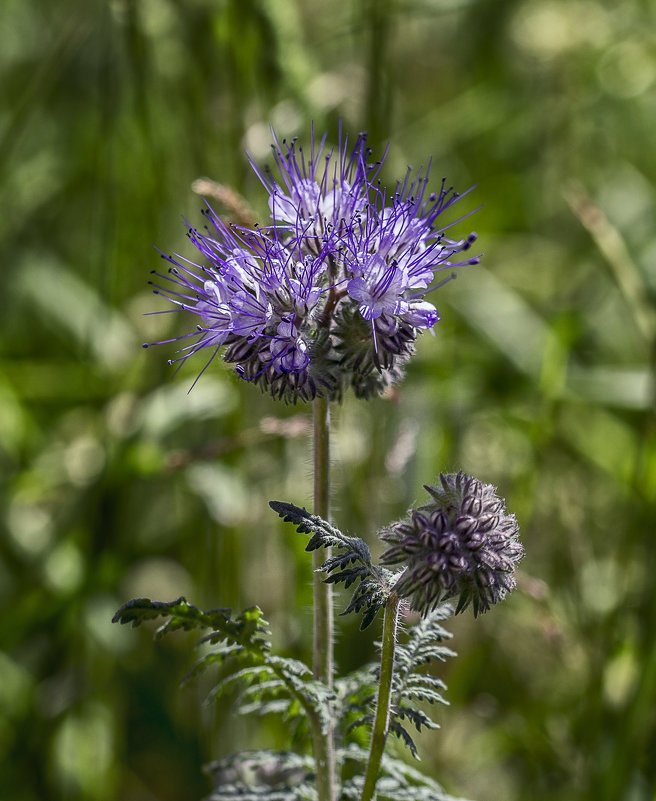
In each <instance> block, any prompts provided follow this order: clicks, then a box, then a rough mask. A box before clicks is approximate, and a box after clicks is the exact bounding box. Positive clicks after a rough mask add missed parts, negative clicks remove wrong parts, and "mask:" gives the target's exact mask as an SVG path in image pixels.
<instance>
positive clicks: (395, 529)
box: [381, 471, 524, 616]
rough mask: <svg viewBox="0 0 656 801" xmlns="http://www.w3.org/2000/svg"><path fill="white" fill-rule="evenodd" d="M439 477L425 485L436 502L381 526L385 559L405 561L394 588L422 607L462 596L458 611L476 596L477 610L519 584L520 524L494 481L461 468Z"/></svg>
mask: <svg viewBox="0 0 656 801" xmlns="http://www.w3.org/2000/svg"><path fill="white" fill-rule="evenodd" d="M440 484H441V486H435V487H432V486H430V487H429V486H426V490H427V491H428V493H429V494H430V495H431V496H432V499H433V500H432V502H431V503H429V504H427V505H426V506H422V507H420V508H419V509H413V510H411V511H410V519H409V520H402V521H399V522H397V523H393V524H392V525H391V526H388V527H387V528H386V529H384V530H383V532H382V533H381V539H383V540H384V541H385V542H387V543H389V544H390V547H389V548H388V549H387V550H386V551H385V553H383V555H382V557H381V563H382V564H383V565H401V566H403V567H405V569H404V570H403V572H402V573H401V574H400V576H399V578H398V580H397V582H396V583H395V585H394V592H395V593H397V594H398V595H399V596H401V597H404V598H407V599H408V601H409V602H410V606H411V607H412V608H413V609H414V610H415V611H417V612H419V613H420V614H422V615H426V614H427V613H428V612H430V611H431V610H433V609H435V608H436V607H437V606H438V605H439V604H441V603H443V602H444V601H448V600H449V599H451V598H457V599H458V602H457V607H456V613H457V612H461V611H463V610H464V609H466V608H467V607H468V606H469V605H470V604H471V605H472V607H473V610H474V616H477V615H478V614H479V613H481V612H487V610H488V609H489V608H490V607H491V606H492V604H495V603H497V602H498V601H500V600H502V599H503V598H504V597H505V595H506V594H507V593H509V592H511V591H512V590H513V589H515V586H516V584H515V565H516V563H517V562H519V560H520V559H521V558H522V557H523V555H524V550H523V548H522V545H521V543H520V542H519V526H518V525H517V520H516V519H515V516H514V515H510V514H507V513H506V508H505V502H504V500H503V499H502V498H500V497H499V496H498V495H497V494H496V491H495V488H494V487H493V486H492V485H491V484H483V483H482V482H481V481H479V480H478V479H477V478H474V477H473V476H468V475H467V474H465V473H463V472H462V471H460V472H459V473H448V474H446V475H444V474H441V475H440Z"/></svg>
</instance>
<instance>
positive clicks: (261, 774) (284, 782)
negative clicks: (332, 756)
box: [205, 751, 316, 801]
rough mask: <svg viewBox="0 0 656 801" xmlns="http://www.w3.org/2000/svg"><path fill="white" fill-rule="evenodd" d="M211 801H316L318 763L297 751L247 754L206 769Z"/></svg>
mask: <svg viewBox="0 0 656 801" xmlns="http://www.w3.org/2000/svg"><path fill="white" fill-rule="evenodd" d="M205 771H206V772H207V773H209V774H210V775H211V776H212V779H213V782H214V784H215V790H214V792H213V793H212V794H211V795H210V796H209V798H208V801H210V800H211V801H232V800H233V799H239V801H245V800H247V799H251V801H315V799H316V789H315V786H314V785H315V780H314V761H313V759H312V757H310V756H306V755H303V754H297V753H294V752H275V751H245V752H241V753H238V754H233V755H232V756H230V757H226V758H225V759H221V760H218V761H216V762H212V763H210V764H209V765H206V766H205Z"/></svg>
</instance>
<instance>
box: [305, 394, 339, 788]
mask: <svg viewBox="0 0 656 801" xmlns="http://www.w3.org/2000/svg"><path fill="white" fill-rule="evenodd" d="M313 415H314V514H317V515H320V516H321V517H323V518H324V520H328V517H329V515H330V407H329V404H328V400H327V399H326V398H315V400H314V404H313ZM327 551H328V552H327ZM329 557H330V552H329V549H323V550H322V549H317V550H315V551H313V552H312V568H313V584H314V641H313V648H312V669H313V672H314V678H315V679H319V680H320V681H323V682H324V683H325V684H326V685H327V686H328V687H332V685H333V598H332V584H326V583H325V582H324V581H323V578H322V573H319V572H318V569H319V568H320V567H321V565H322V564H323V562H324V560H325V559H328V558H329ZM310 724H311V728H312V742H313V748H314V758H315V761H316V766H317V794H318V799H319V801H334V800H335V798H336V792H335V785H336V775H335V748H334V733H333V728H332V726H330V727H329V730H328V731H323V732H322V731H321V729H320V727H319V722H318V720H313V719H312V718H310Z"/></svg>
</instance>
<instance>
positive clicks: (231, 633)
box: [112, 597, 271, 654]
mask: <svg viewBox="0 0 656 801" xmlns="http://www.w3.org/2000/svg"><path fill="white" fill-rule="evenodd" d="M158 617H165V618H167V620H166V622H165V623H164V624H162V625H161V626H160V627H159V628H158V629H157V631H156V633H155V636H156V637H157V638H159V637H163V636H164V635H165V634H168V633H169V632H171V631H176V630H178V629H184V630H185V631H190V630H192V629H211V632H210V633H209V634H207V635H205V637H203V639H202V640H201V642H209V643H212V644H214V643H217V642H223V641H225V642H227V643H228V644H234V645H237V646H240V647H242V648H245V649H246V650H248V651H251V652H253V653H259V654H263V653H265V652H267V651H269V650H270V648H271V644H270V642H269V640H268V637H269V628H268V625H267V622H266V620H264V617H263V615H262V610H261V609H260V608H259V607H257V606H253V607H250V608H249V609H245V610H244V611H243V612H241V613H240V614H239V615H237V616H235V617H233V615H232V610H230V609H210V610H208V611H207V612H203V611H201V610H200V609H198V608H197V607H195V606H193V605H192V604H190V603H188V602H187V600H186V599H185V598H183V597H180V598H178V599H177V600H175V601H170V602H168V603H163V602H161V601H151V600H150V598H135V599H133V600H132V601H128V602H127V603H125V604H123V606H121V607H120V609H119V610H118V611H117V612H116V614H115V615H114V617H113V618H112V622H113V623H123V624H126V623H131V624H132V626H133V627H136V626H140V625H141V624H142V623H143V622H144V621H146V620H153V619H156V618H158Z"/></svg>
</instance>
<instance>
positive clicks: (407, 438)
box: [0, 0, 656, 801]
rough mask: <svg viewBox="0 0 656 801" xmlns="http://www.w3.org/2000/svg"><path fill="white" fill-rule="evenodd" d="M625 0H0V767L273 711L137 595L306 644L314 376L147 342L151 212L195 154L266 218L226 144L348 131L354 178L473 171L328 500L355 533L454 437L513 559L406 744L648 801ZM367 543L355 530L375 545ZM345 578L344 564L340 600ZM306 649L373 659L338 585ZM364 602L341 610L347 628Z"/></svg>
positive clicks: (2, 770)
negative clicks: (425, 324) (208, 670)
mask: <svg viewBox="0 0 656 801" xmlns="http://www.w3.org/2000/svg"><path fill="white" fill-rule="evenodd" d="M655 25H656V6H655V4H654V3H653V2H650V0H622V2H617V1H616V0H596V1H595V0H405V1H403V0H395V1H394V2H392V0H358V2H352V3H349V2H339V0H299V1H298V2H288V0H240V2H233V1H230V0H112V1H111V2H101V1H100V0H95V1H91V0H59V2H54V3H53V2H51V0H2V2H1V3H0V82H1V91H2V98H1V101H0V210H1V213H0V239H1V241H2V259H3V281H4V284H3V290H2V293H1V294H0V310H1V314H2V331H3V336H2V341H1V343H0V471H1V473H2V484H3V502H2V506H1V516H2V537H1V541H0V604H1V605H2V614H1V616H0V637H1V639H0V648H1V651H0V797H2V798H3V799H7V801H36V800H37V799H38V800H39V801H50V800H51V799H52V800H53V801H54V800H55V799H66V801H69V800H70V801H78V799H79V800H80V801H82V799H89V800H90V801H119V799H120V801H174V800H175V801H181V799H188V800H189V801H193V800H194V799H200V798H201V797H202V796H203V795H204V794H206V793H207V792H208V790H209V784H208V782H207V780H206V779H205V777H204V776H203V775H202V774H201V772H200V767H201V765H202V764H203V763H204V762H207V761H208V760H210V759H212V758H217V757H220V756H223V755H226V754H227V753H230V752H232V751H233V750H235V749H236V748H238V747H256V746H276V747H285V745H286V732H285V729H284V727H283V726H282V725H281V724H280V723H279V721H276V720H263V721H262V722H261V723H258V724H257V725H255V724H253V723H252V722H249V721H242V720H235V719H234V718H231V717H230V715H229V710H228V709H226V708H216V707H209V708H208V707H203V706H202V700H203V698H204V696H205V693H206V690H207V687H206V686H203V685H200V686H199V685H192V686H188V687H186V688H185V689H182V690H179V689H178V682H179V680H180V679H181V678H182V676H183V675H184V673H185V671H186V669H187V668H188V667H189V666H190V664H191V662H192V660H193V639H191V638H189V637H185V636H184V635H180V636H178V637H172V638H170V639H169V640H168V641H165V642H161V643H158V644H153V643H152V641H151V632H149V631H141V630H136V631H133V630H128V629H125V628H119V627H117V626H112V625H111V623H110V619H111V616H112V614H113V612H114V610H115V609H116V608H117V606H118V605H119V604H120V603H122V602H123V601H125V600H127V599H128V598H131V597H133V596H139V595H147V596H150V597H153V598H157V599H160V600H170V599H173V598H174V597H176V596H178V595H179V594H185V595H187V597H189V598H190V599H191V600H193V601H194V602H195V603H197V604H198V605H204V606H233V607H237V608H242V607H244V606H246V605H249V604H252V603H259V604H260V605H261V606H262V607H263V609H264V611H265V614H266V616H267V618H268V619H269V620H270V621H271V623H272V625H273V627H274V632H275V636H276V644H277V646H278V647H279V648H280V649H281V650H282V651H284V652H285V653H287V654H291V655H295V656H300V657H307V653H308V635H309V630H310V622H311V621H310V602H311V590H310V583H309V560H308V558H307V556H306V555H305V554H304V553H303V546H304V538H303V537H301V536H300V535H297V534H295V533H294V531H293V529H292V528H291V527H289V526H287V527H285V526H284V525H282V524H281V523H280V522H279V521H278V520H277V519H276V517H275V515H273V513H271V512H270V510H268V508H267V505H266V501H267V500H268V499H269V498H279V499H284V500H292V501H294V502H296V503H299V504H309V503H310V502H311V482H310V449H309V444H308V441H307V425H308V420H309V413H310V409H309V408H307V407H302V406H301V407H296V408H294V407H285V406H283V405H278V404H276V403H274V402H273V401H272V400H270V399H269V398H267V397H263V396H261V395H259V393H258V392H257V391H256V390H254V389H253V387H251V386H248V385H245V384H239V383H238V382H237V381H236V380H235V379H234V378H233V377H232V376H231V375H230V374H229V372H228V370H227V369H226V368H225V367H224V366H223V365H222V364H221V363H220V362H217V363H216V364H215V365H214V366H213V367H212V368H211V369H210V370H208V371H207V372H206V373H205V375H204V376H203V378H202V380H201V381H200V382H199V383H198V385H197V386H196V387H195V388H194V390H193V392H191V393H190V394H187V390H188V389H189V387H190V385H191V383H192V381H193V378H194V376H195V374H196V372H197V371H198V370H199V369H200V368H201V366H202V364H203V362H202V360H200V359H199V360H196V361H195V362H194V363H193V364H191V363H190V364H188V365H186V366H185V368H184V369H183V371H182V373H181V374H179V375H178V376H177V377H174V376H173V369H172V368H170V367H168V365H167V363H166V360H167V358H170V357H171V356H172V355H173V347H172V346H163V347H161V348H155V349H150V350H148V351H144V350H142V349H141V347H140V345H141V343H142V342H144V341H153V340H156V339H160V338H166V337H167V336H171V335H173V334H174V333H175V332H176V331H177V332H180V331H182V330H183V329H184V325H182V327H181V328H177V327H176V326H178V325H179V324H181V323H184V321H181V320H180V319H179V318H178V317H176V316H175V315H156V316H144V313H145V312H149V311H155V310H158V309H162V308H166V306H165V304H164V303H163V302H162V300H161V299H158V298H156V297H154V296H153V295H152V294H150V292H149V289H148V287H147V285H146V281H147V280H148V277H149V276H148V273H149V271H150V270H152V269H156V268H159V264H160V262H159V259H158V255H157V253H156V251H155V250H154V249H153V245H154V244H156V245H157V246H159V247H160V248H162V249H163V250H165V251H179V252H180V253H182V254H183V255H187V256H191V255H193V254H192V253H190V246H189V243H188V242H187V240H186V239H185V228H184V225H183V223H182V217H183V216H187V217H188V218H189V219H190V220H191V221H192V222H194V223H196V224H200V221H201V218H200V209H201V207H202V201H201V199H200V198H199V197H198V195H196V194H195V193H194V192H193V191H192V189H191V184H192V182H193V181H194V180H195V179H196V178H198V177H200V176H208V177H210V178H212V179H215V180H219V181H221V182H222V183H224V184H226V185H229V186H230V187H232V188H234V189H235V190H237V191H239V192H241V193H242V194H243V195H244V196H246V197H247V198H248V199H249V201H250V202H251V203H252V205H253V206H254V207H255V208H256V210H257V211H258V212H259V213H260V215H261V216H262V219H265V217H266V207H265V205H264V204H263V200H264V198H263V193H262V191H261V190H260V186H259V183H258V180H257V178H256V177H254V175H253V174H252V172H251V170H250V168H249V166H248V164H247V160H246V158H245V156H244V151H245V150H248V151H249V152H251V153H252V154H253V155H254V156H255V158H256V159H258V160H259V161H261V162H265V161H267V159H268V158H269V150H268V147H269V139H270V134H269V125H270V124H273V125H274V126H275V128H276V131H277V132H278V133H279V134H280V135H281V136H293V135H299V136H300V137H301V139H303V140H305V141H307V140H308V138H309V129H310V124H311V122H312V121H314V123H315V126H316V127H317V129H318V130H319V131H323V130H324V129H327V130H329V131H330V138H331V140H332V141H334V140H335V138H336V130H337V122H338V120H339V119H340V118H341V119H343V121H344V127H345V129H346V130H347V131H349V132H351V133H356V132H358V131H360V130H364V129H366V130H368V131H369V133H370V139H371V143H372V145H373V147H374V149H375V151H376V152H377V153H378V154H381V153H382V152H383V149H384V147H385V144H386V143H387V142H388V141H389V142H390V143H391V145H390V152H389V158H388V160H387V163H386V167H385V170H384V178H385V180H386V181H388V182H390V183H391V182H393V181H394V180H395V179H396V178H397V177H399V176H401V175H403V174H404V172H405V168H406V166H407V165H408V164H412V165H414V166H415V167H418V166H419V165H421V164H426V162H427V160H428V158H429V157H430V156H432V157H433V175H434V180H435V184H436V185H437V184H438V182H439V179H440V178H441V176H442V175H446V176H447V177H448V181H449V182H450V183H451V182H452V183H454V184H455V186H456V187H457V188H458V189H460V190H464V189H466V188H467V187H469V186H470V185H472V184H477V188H476V190H475V191H474V193H472V194H471V195H469V196H468V198H467V199H466V200H465V201H463V205H462V209H461V210H462V211H463V212H464V211H466V210H468V209H470V208H473V207H474V206H478V205H479V204H484V205H483V208H482V209H481V210H480V211H478V212H477V213H476V215H475V218H474V219H473V220H468V221H467V222H466V223H465V224H464V226H463V227H462V228H461V232H462V233H463V234H466V233H468V231H469V230H470V226H471V227H474V228H475V229H476V230H477V231H478V232H479V234H480V247H481V249H482V250H483V252H484V259H483V265H482V266H481V267H473V268H468V269H466V270H462V271H461V273H460V276H459V279H458V280H457V281H455V282H452V283H450V284H449V285H448V286H446V287H445V288H444V289H442V290H440V292H439V296H438V297H436V302H437V305H438V307H439V309H440V312H441V314H442V317H443V320H442V322H440V323H439V325H438V327H437V336H436V338H432V337H430V336H424V337H423V338H422V340H421V342H420V347H419V352H418V354H417V356H416V358H415V360H414V361H413V363H412V365H411V367H410V369H409V372H408V376H407V379H406V381H405V383H404V384H403V385H402V386H401V387H400V388H399V389H398V391H397V392H395V393H394V394H393V396H392V397H390V398H387V399H381V400H378V401H375V402H372V403H370V404H364V403H361V402H356V401H354V400H353V399H352V398H348V399H347V400H346V402H345V403H344V405H343V407H342V408H340V409H338V410H336V412H335V420H336V434H335V442H334V457H335V466H334V513H335V518H336V521H337V522H338V523H339V524H340V525H341V526H342V527H343V528H345V529H346V530H348V531H349V532H351V533H358V534H359V535H361V536H365V537H366V538H367V539H368V540H369V542H370V543H374V542H375V532H376V530H377V528H378V527H379V526H380V525H382V524H384V523H386V522H389V521H390V520H394V519H397V518H399V517H401V516H402V515H403V514H404V513H405V510H406V509H407V508H408V507H409V506H410V505H411V504H412V503H414V502H416V501H419V502H423V500H424V497H425V496H424V493H423V490H422V489H421V485H422V484H423V483H425V482H430V481H432V480H433V479H434V478H435V476H436V475H437V473H438V472H439V471H440V470H453V469H458V468H460V467H462V468H464V469H466V470H467V471H469V472H472V473H474V474H475V475H477V476H478V477H480V478H481V479H483V480H485V481H488V482H491V483H494V484H496V485H497V486H498V487H499V490H500V492H501V493H502V494H503V495H505V496H506V497H507V499H508V504H509V508H510V509H511V510H512V511H514V512H515V513H516V514H517V516H518V518H519V521H520V524H521V527H522V531H523V541H524V544H525V546H526V551H527V556H526V559H525V560H524V562H523V563H522V575H521V577H520V590H519V591H518V592H517V593H515V594H514V595H513V596H512V597H511V598H510V599H508V600H507V601H506V602H505V603H504V604H502V605H500V607H499V608H496V609H494V610H493V611H492V612H491V613H489V614H488V615H486V616H484V617H483V618H481V619H479V620H477V621H473V620H472V619H471V617H470V616H463V617H462V619H458V620H456V621H453V622H452V624H451V628H452V630H453V631H454V633H455V638H454V643H453V644H454V647H455V648H456V650H458V651H459V654H460V655H459V657H458V658H457V659H455V660H452V662H451V664H449V665H446V666H444V667H441V668H439V669H440V670H441V671H442V674H443V675H444V678H445V679H446V681H447V683H448V685H449V692H448V697H449V699H450V700H451V703H452V705H451V706H450V707H449V708H447V709H445V710H440V711H438V719H439V720H440V722H441V724H442V727H443V728H442V730H441V731H439V732H435V733H431V734H430V735H425V736H424V737H423V738H421V747H422V748H421V751H422V756H423V763H422V764H423V768H424V769H425V770H426V771H428V772H430V773H431V774H432V775H434V776H435V777H436V778H438V779H439V780H440V781H441V782H442V783H443V784H445V786H446V787H447V789H449V790H450V791H451V792H452V793H454V794H460V795H463V796H467V797H471V798H474V799H478V800H479V801H526V800H527V799H531V801H553V799H559V801H575V800H576V801H593V799H594V801H651V799H653V798H654V797H655V796H654V790H655V783H656V778H655V777H656V604H655V602H654V570H655V567H656V539H655V531H656V510H655V505H656V504H655V500H654V498H655V495H656V427H655V416H654V391H655V390H654V375H653V368H654V354H655V341H656V323H655V319H656V318H655V312H654V306H653V303H652V302H653V298H654V294H655V292H656V270H655V267H654V265H655V263H656V230H655V228H654V220H655V219H656V215H655V213H654V212H655V188H656V187H655V183H656V148H655V147H654V131H655V130H656V91H655V90H656V39H655V38H654V30H655ZM374 547H375V546H374ZM342 601H343V599H340V601H339V603H341V602H342ZM339 625H340V633H339V642H338V655H337V658H338V662H339V665H340V666H341V668H343V669H350V668H353V667H356V666H358V665H359V664H361V663H362V662H363V661H365V660H367V659H369V658H370V657H371V655H372V653H373V650H372V639H373V638H374V637H375V636H376V632H375V631H372V632H371V633H370V634H369V632H368V633H367V634H368V636H367V637H362V636H360V635H359V634H358V632H357V625H356V623H355V621H352V620H347V619H344V618H342V619H340V620H339ZM375 628H376V627H375V626H374V627H372V629H375Z"/></svg>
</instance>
